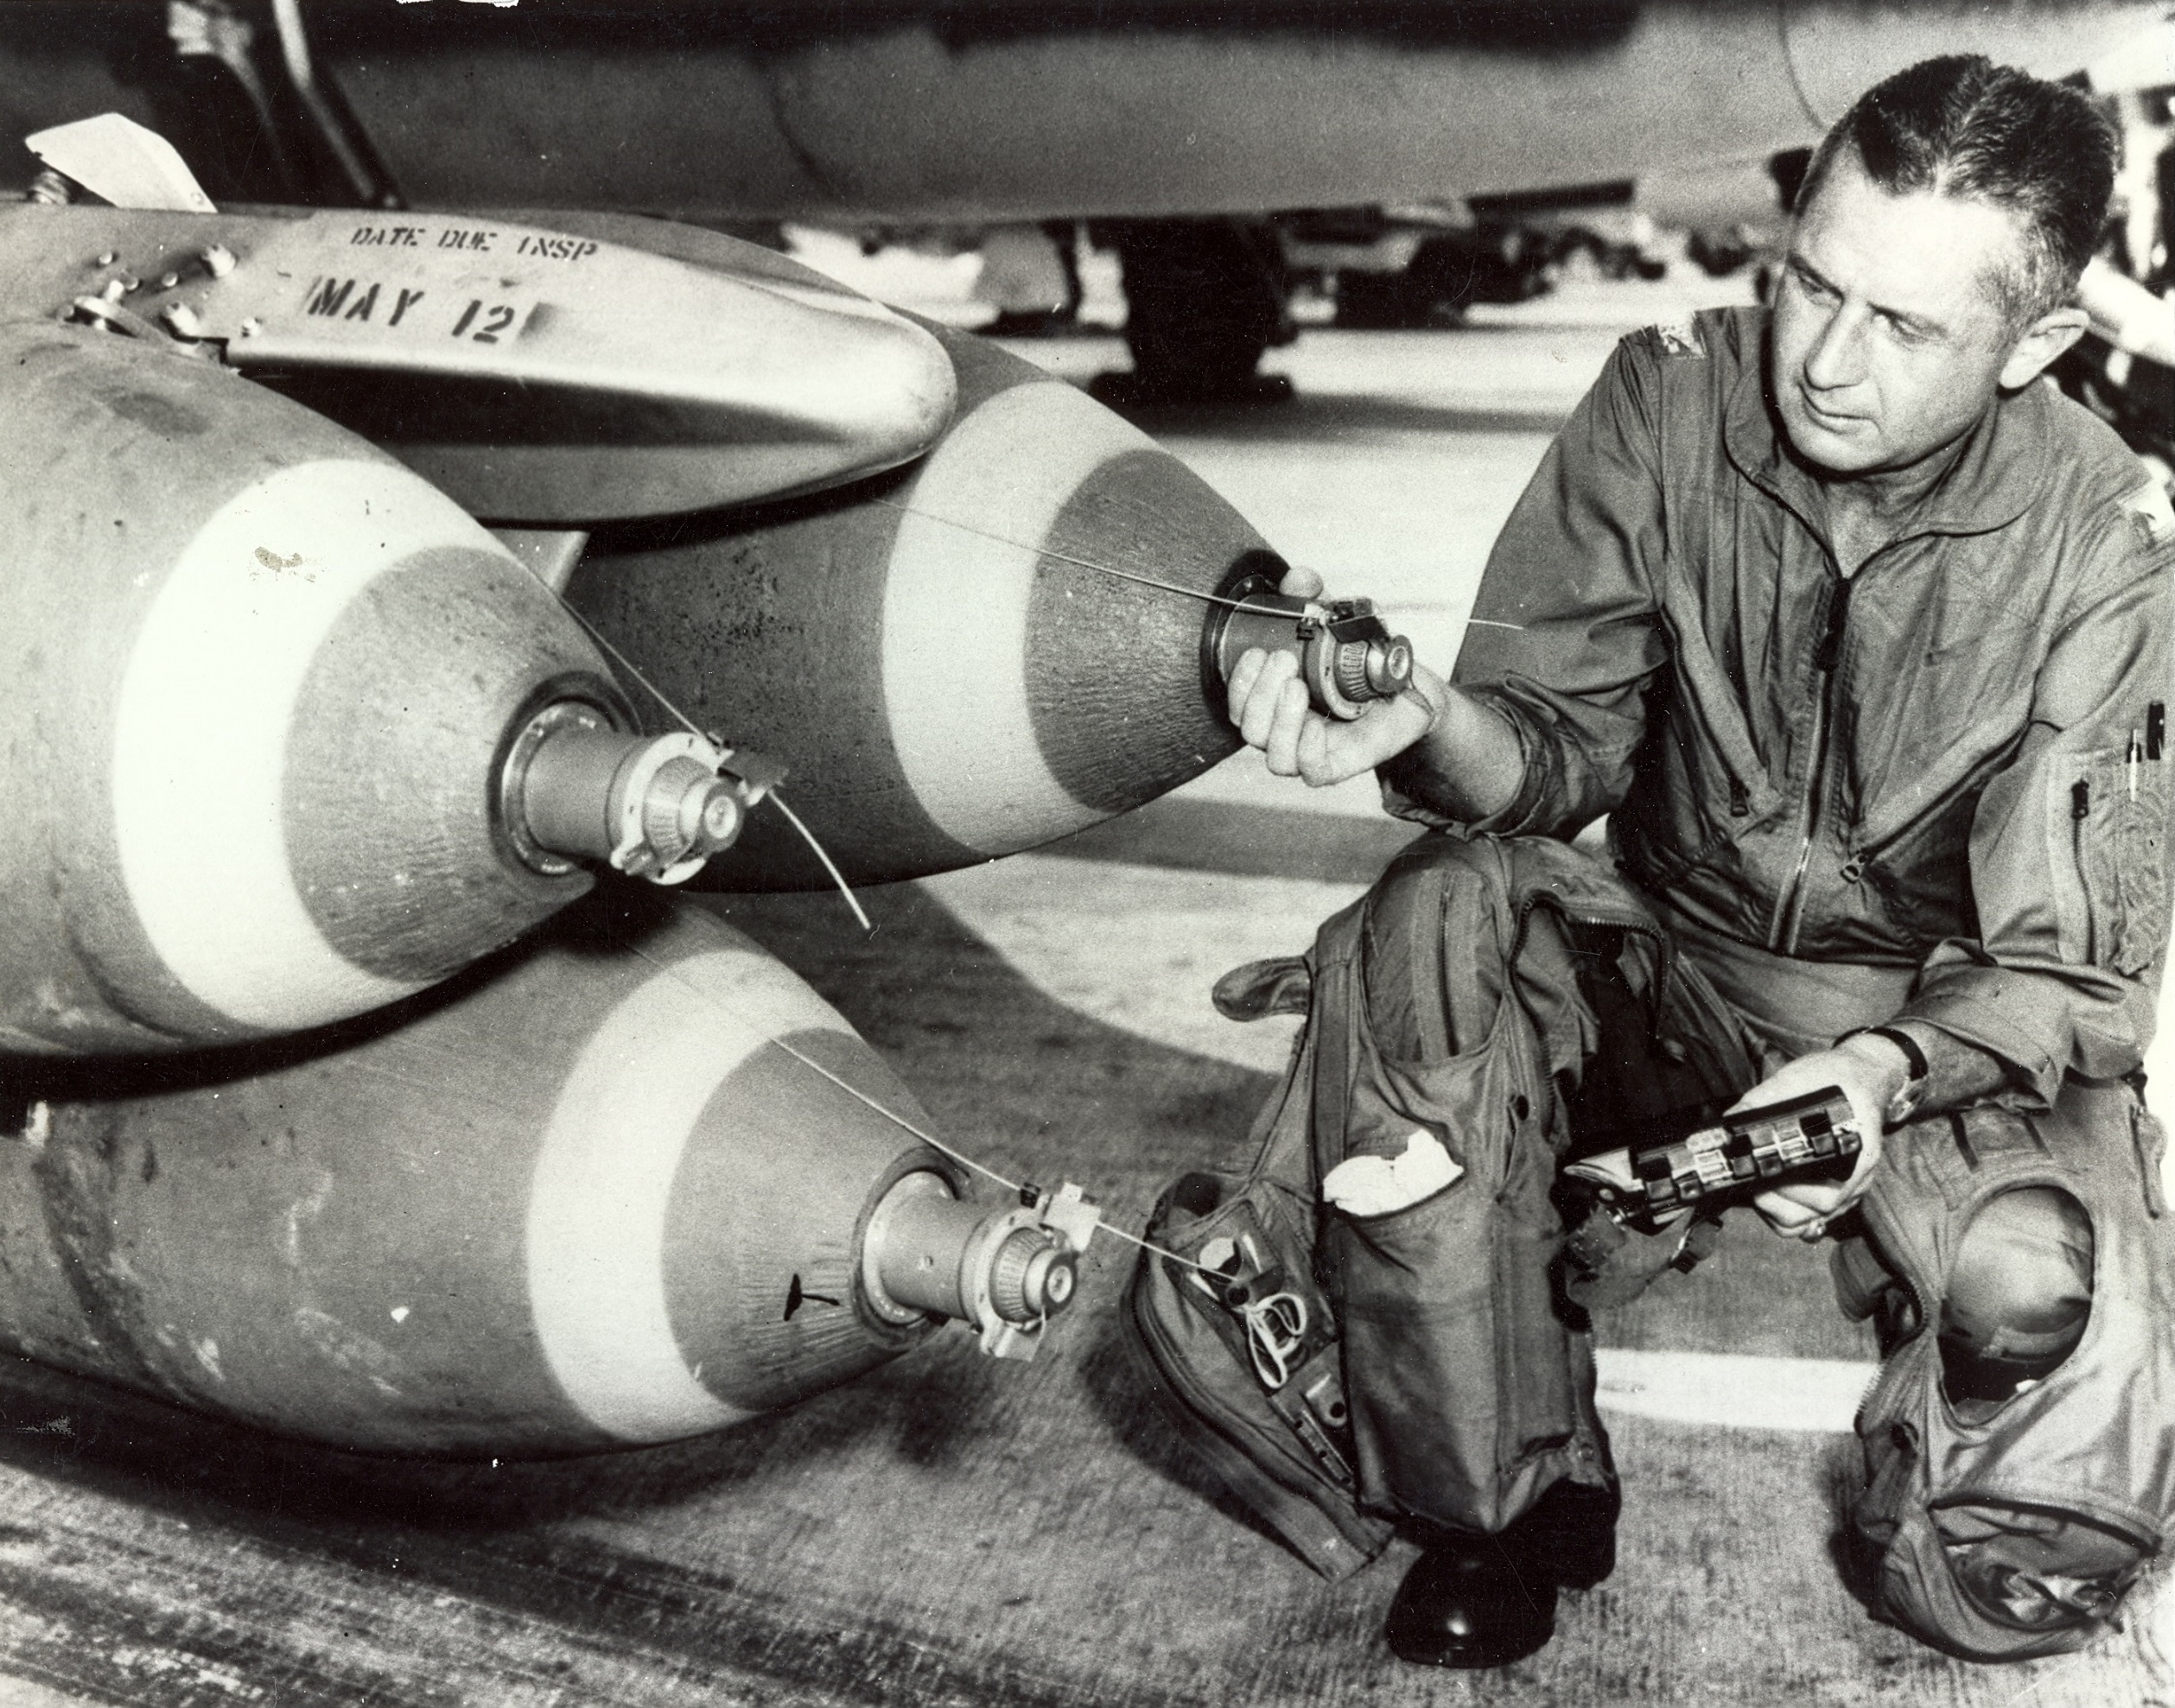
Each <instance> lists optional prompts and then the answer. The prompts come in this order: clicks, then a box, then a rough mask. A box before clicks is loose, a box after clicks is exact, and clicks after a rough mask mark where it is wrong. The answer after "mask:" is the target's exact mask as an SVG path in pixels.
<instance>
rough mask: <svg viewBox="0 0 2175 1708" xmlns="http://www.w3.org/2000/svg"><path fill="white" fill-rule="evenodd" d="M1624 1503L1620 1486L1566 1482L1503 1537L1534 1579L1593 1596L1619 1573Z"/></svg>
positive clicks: (1552, 1485) (1555, 1485)
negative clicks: (1618, 1529) (1618, 1520)
mask: <svg viewBox="0 0 2175 1708" xmlns="http://www.w3.org/2000/svg"><path fill="white" fill-rule="evenodd" d="M1622 1507H1623V1499H1622V1497H1621V1496H1620V1495H1619V1494H1618V1493H1617V1490H1616V1485H1615V1484H1614V1483H1574V1482H1572V1481H1571V1480H1570V1479H1569V1478H1568V1477H1566V1478H1565V1479H1564V1480H1563V1481H1561V1483H1550V1484H1549V1488H1548V1491H1547V1492H1546V1493H1545V1494H1543V1495H1542V1496H1541V1498H1540V1499H1539V1500H1537V1501H1536V1502H1534V1503H1533V1504H1532V1505H1531V1506H1530V1507H1529V1508H1526V1510H1525V1511H1524V1513H1523V1514H1521V1515H1520V1517H1519V1518H1518V1521H1517V1522H1516V1523H1515V1524H1513V1525H1511V1527H1510V1528H1509V1529H1508V1530H1506V1531H1504V1533H1503V1540H1504V1541H1505V1542H1507V1543H1509V1544H1510V1546H1511V1548H1512V1549H1513V1550H1514V1551H1515V1552H1516V1553H1517V1557H1518V1558H1519V1559H1521V1560H1523V1561H1525V1562H1526V1563H1527V1565H1529V1567H1530V1569H1531V1571H1532V1572H1533V1574H1534V1575H1535V1576H1536V1577H1541V1578H1547V1579H1548V1580H1549V1582H1550V1583H1552V1584H1557V1585H1559V1586H1561V1588H1563V1589H1567V1590H1590V1589H1592V1588H1593V1586H1594V1585H1595V1584H1598V1583H1599V1582H1600V1581H1601V1580H1602V1579H1603V1578H1606V1577H1607V1576H1608V1575H1609V1573H1610V1572H1612V1571H1615V1570H1616V1515H1617V1514H1618V1512H1619V1510H1620V1509H1621V1508H1622Z"/></svg>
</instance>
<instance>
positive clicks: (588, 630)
mask: <svg viewBox="0 0 2175 1708" xmlns="http://www.w3.org/2000/svg"><path fill="white" fill-rule="evenodd" d="M521 567H522V568H525V569H526V570H528V572H529V574H530V575H533V576H535V577H536V580H537V585H539V586H540V587H543V588H544V591H545V592H546V593H548V594H550V595H551V597H552V598H554V599H556V600H558V602H559V608H560V609H561V610H562V611H563V612H565V613H566V614H567V615H568V616H569V617H571V618H573V619H574V620H575V621H576V623H579V624H580V625H582V632H583V633H584V634H586V635H588V638H590V639H591V640H593V641H595V643H596V644H597V645H598V646H599V647H601V649H602V650H603V651H604V652H605V653H606V654H607V656H609V657H610V658H611V660H612V662H613V663H614V664H617V665H618V666H619V667H620V669H621V670H625V671H626V673H627V675H629V676H633V678H634V680H635V681H636V682H638V683H640V684H641V685H642V687H643V688H644V689H646V690H647V691H648V693H649V695H650V697H651V698H652V700H654V701H656V702H657V703H658V705H660V706H662V707H663V708H665V710H666V711H667V712H669V713H671V714H672V715H673V716H674V717H676V718H677V719H678V720H679V721H680V722H682V723H683V724H684V725H686V727H687V731H688V733H689V734H690V735H696V736H700V737H701V738H702V739H703V740H705V741H709V740H711V737H710V733H709V731H708V730H706V729H704V728H703V727H702V726H701V725H700V724H698V723H696V721H695V720H694V719H692V718H690V716H688V714H686V713H684V712H683V711H682V710H680V708H678V707H677V706H676V705H674V704H673V703H672V702H671V700H670V699H669V698H668V697H666V695H665V690H664V689H661V688H659V687H658V685H657V684H656V683H653V682H652V681H651V680H650V679H649V678H648V677H647V676H644V675H643V674H642V672H641V671H640V670H637V669H636V668H635V665H634V661H633V659H632V658H630V657H627V656H626V653H624V652H622V651H620V649H619V648H618V647H616V646H614V645H613V644H612V643H611V642H610V641H609V640H607V639H606V638H605V636H604V633H603V632H602V631H601V629H599V628H598V627H597V625H595V623H592V622H591V621H590V620H589V619H588V618H587V617H584V616H583V615H582V613H580V612H579V611H576V609H575V608H574V606H572V605H571V604H570V603H569V601H568V600H567V596H566V594H563V593H562V592H561V591H560V590H559V589H558V588H556V587H553V586H552V585H551V583H550V582H549V581H545V580H544V577H543V575H541V574H539V573H538V572H537V568H536V567H535V566H534V565H533V564H531V563H530V562H527V561H526V560H525V559H523V560H521ZM724 745H725V744H724V743H723V742H722V741H721V742H716V743H715V746H721V747H722V746H724ZM762 799H763V800H766V801H769V802H770V803H772V804H773V805H774V806H775V807H777V809H778V810H779V811H780V812H782V813H784V814H785V822H787V823H788V824H790V825H792V827H793V829H796V830H798V831H799V832H800V834H801V837H802V840H803V841H805V842H806V843H807V844H808V846H809V847H810V848H813V849H814V850H815V851H816V858H817V860H821V861H822V862H823V863H824V871H825V872H827V873H830V881H831V882H832V883H834V884H836V885H837V886H838V893H839V894H841V895H842V896H843V897H845V898H846V905H847V906H848V907H849V908H851V909H852V910H853V913H854V917H855V918H856V919H858V920H859V921H860V922H861V929H862V931H863V932H864V933H866V934H867V935H868V936H869V937H874V936H875V935H876V928H875V926H874V924H871V923H870V922H869V918H868V913H867V912H866V911H864V910H863V909H862V905H861V898H860V897H858V896H856V895H855V893H854V892H853V886H851V885H849V884H848V883H847V882H846V874H845V873H843V872H841V871H840V870H839V869H838V867H837V864H836V861H834V860H832V859H831V857H830V853H829V851H828V850H826V849H825V848H824V845H823V844H822V843H821V842H819V841H817V840H816V833H815V832H814V831H812V830H811V829H809V828H808V827H807V826H806V825H805V824H804V823H802V822H801V818H800V815H799V814H798V813H797V812H795V811H794V810H792V808H791V807H789V806H787V805H786V804H785V802H784V801H783V800H781V799H779V794H778V785H777V784H774V783H773V784H772V785H771V786H770V787H769V788H768V789H766V790H765V791H763V795H762ZM757 804H758V805H760V804H761V802H760V801H759V802H758V803H757Z"/></svg>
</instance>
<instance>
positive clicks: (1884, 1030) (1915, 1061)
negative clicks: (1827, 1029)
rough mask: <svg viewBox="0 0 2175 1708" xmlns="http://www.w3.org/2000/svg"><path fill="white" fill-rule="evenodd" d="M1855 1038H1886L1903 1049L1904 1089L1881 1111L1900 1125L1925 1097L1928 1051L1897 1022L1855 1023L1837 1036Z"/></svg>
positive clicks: (1843, 1039)
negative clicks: (1900, 1027) (1886, 1023)
mask: <svg viewBox="0 0 2175 1708" xmlns="http://www.w3.org/2000/svg"><path fill="white" fill-rule="evenodd" d="M1851 1038H1886V1039H1887V1040H1888V1042H1889V1043H1891V1044H1894V1045H1895V1046H1896V1048H1897V1049H1898V1050H1900V1051H1903V1060H1904V1066H1905V1070H1906V1071H1907V1073H1908V1074H1909V1077H1908V1078H1906V1079H1905V1081H1904V1083H1903V1089H1902V1090H1900V1091H1898V1092H1897V1093H1896V1095H1894V1096H1893V1097H1892V1098H1891V1099H1890V1100H1889V1102H1888V1107H1887V1108H1886V1109H1884V1110H1882V1111H1881V1119H1882V1120H1883V1121H1886V1122H1887V1124H1888V1125H1889V1126H1891V1127H1901V1126H1902V1125H1903V1124H1904V1123H1905V1121H1909V1120H1910V1119H1911V1117H1912V1116H1913V1115H1915V1114H1917V1113H1918V1105H1919V1104H1920V1103H1922V1102H1924V1101H1925V1095H1926V1076H1927V1074H1928V1073H1929V1072H1930V1071H1931V1070H1930V1068H1929V1067H1928V1065H1927V1063H1926V1052H1925V1051H1923V1050H1921V1049H1920V1048H1919V1047H1918V1040H1917V1038H1913V1037H1911V1034H1910V1033H1909V1032H1902V1031H1899V1030H1898V1029H1897V1028H1896V1027H1894V1026H1855V1027H1853V1028H1852V1029H1851V1030H1850V1031H1848V1032H1845V1033H1844V1034H1843V1035H1842V1036H1841V1038H1837V1039H1836V1040H1835V1042H1836V1043H1837V1044H1842V1043H1845V1042H1847V1041H1848V1040H1849V1039H1851Z"/></svg>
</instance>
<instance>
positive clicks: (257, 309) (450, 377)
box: [0, 115, 952, 524]
mask: <svg viewBox="0 0 2175 1708" xmlns="http://www.w3.org/2000/svg"><path fill="white" fill-rule="evenodd" d="M108 117H111V115H108ZM50 134H53V133H48V135H50ZM153 140H154V141H156V138H154V139H153ZM72 163H73V162H72ZM78 169H79V170H86V169H87V168H78ZM626 223H627V224H629V225H652V226H654V225H656V223H657V222H655V221H647V222H639V221H630V222H626ZM716 241H717V243H718V244H720V245H724V246H725V247H726V249H727V251H728V253H727V258H724V259H722V260H720V259H716V258H715V257H713V258H712V260H711V262H710V264H707V265H703V266H690V265H687V264H684V262H682V261H680V260H678V259H676V258H674V257H672V256H671V255H670V254H667V253H661V252H659V253H653V252H651V251H648V250H644V249H636V248H631V247H629V246H628V245H626V244H623V243H617V242H614V241H612V240H611V239H610V238H603V237H595V236H588V235H583V234H580V233H577V232H568V231H565V230H562V229H556V228H547V227H544V226H542V225H531V224H525V223H523V222H520V221H517V220H509V219H485V218H475V217H471V216H467V215H461V214H445V213H400V214H397V215H393V214H386V213H374V212H363V213H356V212H353V211H321V212H315V213H304V212H302V211H300V210H287V211H283V212H268V211H265V210H261V209H259V210H251V211H246V212H227V213H201V212H197V213H190V212H176V211H170V210H161V209H147V208H127V209H124V208H113V207H99V206H52V207H48V206H39V205H36V204H29V205H25V206H17V207H15V208H0V300H4V301H6V302H9V303H10V305H12V308H13V311H14V312H16V313H18V314H24V315H26V316H29V315H35V316H40V317H48V318H55V319H64V320H65V319H69V318H73V319H76V320H79V321H85V322H87V323H90V324H94V325H101V326H107V327H112V328H114V329H115V330H117V331H119V332H124V333H129V334H130V335H132V336H135V337H137V338H141V339H143V340H145V341H146V342H148V343H149V344H152V345H167V346H181V347H185V348H188V349H193V350H196V351H199V352H202V353H204V354H206V355H207V356H211V357H214V358H216V359H219V360H220V361H223V362H225V363H226V364H227V365H230V366H232V367H237V368H239V369H242V370H243V371H246V372H249V373H251V374H252V375H259V376H262V377H264V378H265V379H266V381H267V383H270V384H277V385H278V386H279V387H281V388H282V389H283V390H286V391H287V392H288V393H289V395H291V396H293V397H296V398H297V399H299V400H300V401H302V402H303V403H308V405H309V406H310V407H311V408H312V409H315V410H318V411H319V412H320V413H321V414H324V415H327V416H331V417H332V418H333V419H334V420H335V421H338V422H340V423H342V424H343V425H344V426H347V427H348V428H350V429H353V430H354V431H355V432H357V433H359V434H361V435H363V436H364V437H366V438H367V439H369V440H370V441H372V443H373V444H376V445H378V446H379V447H381V448H384V449H385V450H387V451H390V452H391V453H392V454H394V455H396V456H397V457H398V458H400V459H401V460H402V461H404V462H405V463H406V464H408V466H409V467H411V468H413V469H415V470H416V471H417V473H420V474H422V475H423V476H424V478H426V479H429V480H430V481H432V482H433V483H434V484H436V486H439V487H440V488H441V489H442V491H444V492H447V493H448V495H449V496H450V497H452V498H454V499H455V501H456V502H458V503H459V504H460V505H461V506H462V507H463V508H464V509H466V510H467V511H469V512H470V513H471V514H472V515H474V516H478V517H482V518H483V519H485V520H486V521H490V522H512V523H527V524H567V523H573V524H586V523H589V522H593V521H596V520H599V519H601V518H604V517H639V516H652V515H658V514H663V513H666V512H670V511H684V510H699V509H706V508H709V507H712V506H715V505H732V504H740V503H743V502H745V501H747V500H748V499H751V498H769V497H773V496H775V495H777V494H779V493H781V492H798V491H804V490H807V489H810V488H812V487H817V486H825V485H829V484H831V483H834V482H836V481H839V480H843V479H849V478H851V477H853V476H855V475H858V474H862V473H868V472H869V471H870V470H873V469H878V468H887V467H892V466H893V465H894V464H896V463H899V462H901V461H904V460H906V459H908V458H910V457H912V456H913V455H915V454H917V453H919V451H921V450H922V449H923V448H925V447H926V446H927V445H928V444H929V442H930V441H932V439H933V438H934V437H935V436H936V435H937V433H938V431H939V430H940V429H942V427H943V426H944V422H945V421H946V420H947V419H948V418H949V417H950V415H951V403H952V378H951V365H950V363H949V362H947V361H946V360H945V359H944V351H943V349H942V348H941V346H938V343H937V341H936V340H934V339H933V338H932V337H931V336H930V335H929V334H928V333H926V332H925V331H923V330H922V329H921V328H920V327H916V326H914V325H913V324H911V323H910V322H908V321H905V320H903V319H901V318H900V316H899V315H898V314H894V313H893V312H892V311H891V310H890V309H888V308H883V307H881V306H880V305H879V304H877V303H874V302H870V301H869V300H868V298H866V297H864V296H862V295H858V294H857V293H855V292H853V291H850V290H849V289H846V288H845V287H844V286H843V285H840V284H837V283H833V282H831V281H830V280H826V279H824V278H823V277H822V276H820V275H817V274H812V273H809V272H808V271H807V270H805V269H803V268H798V267H795V266H793V265H792V264H791V263H790V262H786V261H784V260H783V259H782V258H780V257H772V256H771V255H770V254H769V253H768V251H764V250H761V249H759V248H757V247H756V246H755V245H754V244H735V243H731V242H730V240H728V239H722V238H721V239H717V240H716Z"/></svg>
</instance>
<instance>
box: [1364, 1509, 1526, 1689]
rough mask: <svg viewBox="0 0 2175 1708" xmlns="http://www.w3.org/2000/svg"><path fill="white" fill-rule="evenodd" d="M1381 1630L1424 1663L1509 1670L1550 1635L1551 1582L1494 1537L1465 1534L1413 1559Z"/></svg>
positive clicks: (1396, 1648)
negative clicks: (1388, 1617)
mask: <svg viewBox="0 0 2175 1708" xmlns="http://www.w3.org/2000/svg"><path fill="white" fill-rule="evenodd" d="M1383 1635H1384V1636H1386V1637H1388V1638H1389V1639H1390V1653H1391V1654H1395V1655H1396V1657H1397V1659H1398V1660H1410V1661H1413V1662H1415V1664H1416V1665H1419V1666H1422V1667H1507V1666H1509V1665H1510V1663H1511V1662H1512V1661H1513V1660H1523V1659H1525V1657H1526V1656H1527V1655H1529V1654H1533V1653H1534V1652H1535V1651H1536V1649H1538V1648H1540V1647H1541V1646H1542V1644H1543V1643H1545V1642H1547V1641H1548V1640H1549V1638H1550V1637H1552V1636H1554V1635H1555V1584H1553V1583H1552V1582H1550V1581H1549V1579H1548V1578H1545V1577H1542V1576H1541V1575H1539V1574H1537V1573H1536V1572H1534V1571H1532V1570H1531V1569H1530V1568H1529V1566H1528V1565H1527V1564H1526V1563H1525V1562H1524V1561H1523V1560H1521V1559H1519V1558H1518V1557H1517V1551H1516V1550H1514V1549H1511V1548H1509V1547H1506V1546H1504V1541H1503V1539H1502V1538H1501V1537H1499V1536H1468V1537H1462V1538H1460V1539H1459V1540H1455V1541H1447V1542H1442V1543H1440V1544H1438V1545H1437V1546H1434V1547H1431V1548H1429V1549H1428V1551H1427V1552H1425V1553H1423V1554H1421V1556H1420V1558H1419V1559H1417V1560H1415V1561H1414V1562H1413V1566H1412V1570H1410V1571H1408V1572H1406V1573H1405V1580H1404V1582H1403V1583H1402V1584H1399V1585H1398V1586H1397V1598H1396V1600H1395V1601H1393V1602H1392V1603H1390V1622H1389V1623H1388V1624H1387V1625H1386V1626H1384V1627H1383Z"/></svg>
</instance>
